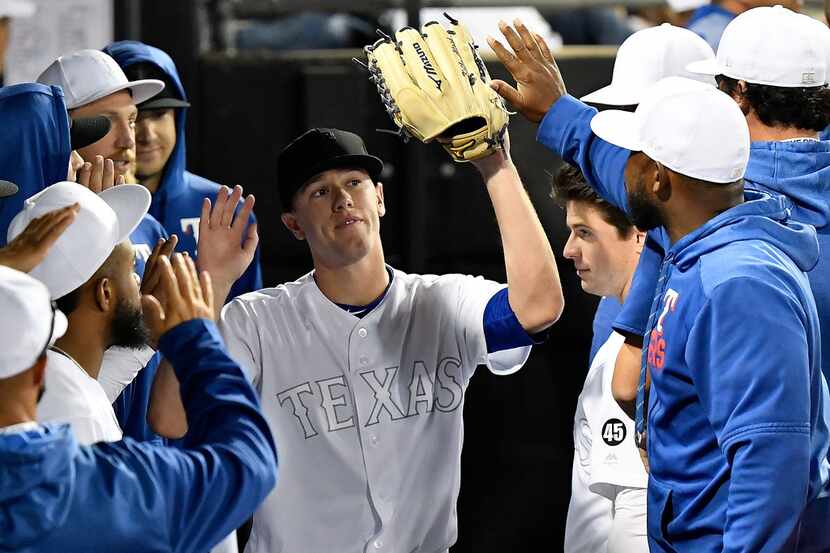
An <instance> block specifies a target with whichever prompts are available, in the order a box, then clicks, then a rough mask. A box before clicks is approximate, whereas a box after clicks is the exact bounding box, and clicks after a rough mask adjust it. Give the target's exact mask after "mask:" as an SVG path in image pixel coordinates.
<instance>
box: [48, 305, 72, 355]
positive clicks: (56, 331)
mask: <svg viewBox="0 0 830 553" xmlns="http://www.w3.org/2000/svg"><path fill="white" fill-rule="evenodd" d="M68 327H69V321H67V320H66V315H64V314H63V311H61V310H60V309H56V310H55V321H54V322H53V323H52V338H50V339H49V345H50V346H52V345H54V344H55V342H56V341H57V339H58V338H60V337H61V336H63V335H64V334H66V329H67V328H68Z"/></svg>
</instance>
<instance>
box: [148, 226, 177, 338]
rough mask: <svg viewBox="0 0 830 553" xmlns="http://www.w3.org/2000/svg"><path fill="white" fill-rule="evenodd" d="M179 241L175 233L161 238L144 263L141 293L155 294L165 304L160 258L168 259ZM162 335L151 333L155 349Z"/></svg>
mask: <svg viewBox="0 0 830 553" xmlns="http://www.w3.org/2000/svg"><path fill="white" fill-rule="evenodd" d="M178 242H179V237H178V236H176V235H175V234H172V235H170V238H168V239H167V240H165V239H164V238H159V241H158V242H157V243H156V246H155V247H154V248H153V253H151V254H150V257H148V258H147V263H146V264H145V265H144V276H143V277H142V279H141V295H142V296H145V295H146V296H154V297H155V298H156V299H157V300H158V301H159V303H160V304H161V305H164V304H165V302H166V301H167V298H166V297H165V296H164V287H163V286H162V285H161V282H162V273H163V269H162V264H161V263H159V260H160V259H161V258H162V257H166V258H167V259H168V260H169V259H170V256H171V255H172V254H173V252H174V251H175V249H176V244H177V243H178ZM159 338H161V336H160V335H158V334H155V333H151V334H150V345H151V346H152V347H153V349H156V348H157V345H158V341H159Z"/></svg>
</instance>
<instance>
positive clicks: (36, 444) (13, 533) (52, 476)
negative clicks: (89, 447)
mask: <svg viewBox="0 0 830 553" xmlns="http://www.w3.org/2000/svg"><path fill="white" fill-rule="evenodd" d="M78 451H79V450H78V442H77V441H75V437H74V435H73V434H72V431H71V430H70V427H69V425H68V424H62V425H57V426H53V425H45V426H40V427H38V428H36V429H34V430H30V431H27V432H20V433H11V434H0V535H2V536H3V540H2V541H3V547H2V549H3V550H5V549H6V547H9V548H10V550H12V551H17V550H18V549H21V548H23V547H26V546H31V545H32V544H34V543H36V542H37V541H38V540H39V539H42V538H45V537H46V535H47V534H48V533H49V532H50V531H52V530H53V529H55V528H57V527H59V526H61V525H62V524H63V522H64V520H65V519H66V516H67V514H68V512H69V508H70V503H71V499H72V493H73V482H74V481H75V464H74V458H75V457H76V455H77V454H78Z"/></svg>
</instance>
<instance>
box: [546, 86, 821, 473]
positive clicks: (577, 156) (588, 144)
mask: <svg viewBox="0 0 830 553" xmlns="http://www.w3.org/2000/svg"><path fill="white" fill-rule="evenodd" d="M595 113H596V110H594V109H593V108H590V107H588V106H586V105H585V104H583V103H581V102H579V101H577V100H576V99H574V98H572V97H570V96H565V97H563V98H561V99H560V100H559V101H558V102H557V103H556V104H554V106H553V107H552V108H551V110H550V111H549V112H548V114H547V115H546V117H545V119H544V120H543V122H542V124H541V125H540V127H539V133H538V137H537V138H538V140H539V141H540V142H541V143H542V144H544V145H545V146H547V147H548V148H550V149H552V150H554V151H555V152H557V153H558V154H559V155H561V156H562V158H563V159H564V160H565V161H566V162H568V163H572V164H574V165H577V166H579V167H580V168H581V169H582V171H583V173H584V174H585V177H586V179H587V180H588V182H589V183H590V184H591V185H592V186H593V187H594V188H595V189H596V190H597V192H598V193H599V194H600V195H601V196H602V197H604V198H605V199H606V200H608V201H610V202H611V203H613V204H614V205H616V206H617V207H619V208H621V209H623V210H625V211H627V208H628V205H627V199H626V195H625V183H624V180H623V174H624V170H625V165H626V162H627V160H628V157H629V155H630V152H629V151H628V150H625V149H623V148H618V147H617V146H614V145H612V144H609V143H607V142H605V141H604V140H601V139H600V138H598V137H596V135H594V134H593V133H592V132H591V129H590V120H591V118H593V116H594V114H595ZM799 148H803V149H807V150H809V149H810V148H813V149H817V150H821V151H824V149H825V148H826V146H822V145H821V144H818V143H802V142H798V143H756V144H753V146H752V153H751V155H750V169H749V170H748V172H747V182H746V186H747V188H748V189H750V188H751V187H753V186H755V187H757V188H760V187H759V186H757V185H756V184H755V183H754V182H753V181H752V179H759V180H762V179H761V175H762V174H763V172H764V171H767V170H772V171H773V174H777V175H778V177H779V179H769V180H768V181H767V182H772V183H773V185H772V186H777V187H780V188H774V190H778V191H779V192H787V191H788V190H791V189H792V190H793V192H792V193H793V198H794V200H781V201H784V203H785V205H786V206H787V207H788V208H789V209H790V210H791V211H792V214H793V218H794V219H796V220H799V217H803V218H807V217H808V214H809V219H808V220H806V221H804V222H808V223H815V222H816V221H817V220H818V218H819V217H820V216H821V213H823V212H826V207H824V208H823V207H822V203H823V202H826V197H827V191H826V189H825V190H821V189H819V188H818V182H819V177H818V175H815V176H812V177H809V178H806V179H804V180H803V181H802V185H801V186H799V187H796V188H798V191H796V190H794V189H793V188H792V187H794V185H793V180H795V179H793V178H789V179H781V178H780V177H782V176H784V175H793V174H795V173H794V171H796V169H797V168H800V169H801V170H804V169H805V168H806V167H808V166H810V167H813V171H812V172H815V169H816V167H819V166H820V165H819V163H818V162H819V160H820V159H823V158H824V154H823V153H822V154H821V155H819V156H816V155H813V163H812V165H810V164H809V163H808V162H807V161H806V160H807V159H809V158H810V155H809V154H805V155H804V158H803V159H802V161H801V162H800V163H795V162H794V163H792V164H790V163H789V160H788V159H785V158H788V157H789V155H790V154H784V155H782V152H785V151H792V150H798V149H799ZM764 152H768V153H769V155H766V154H765V153H764ZM770 160H774V161H775V164H774V166H773V165H770V164H769V163H768V161H770ZM822 167H823V166H822ZM806 173H807V172H805V174H806ZM822 178H823V174H822ZM825 182H826V179H825ZM775 183H777V184H775ZM810 186H812V187H814V188H813V191H812V192H810ZM825 186H826V185H825ZM768 189H770V190H772V189H773V188H772V187H768ZM748 194H750V195H751V194H752V192H748ZM808 198H812V200H808ZM822 198H825V199H824V200H823V199H822ZM779 199H780V197H779ZM794 204H795V205H798V206H799V207H798V208H797V209H796V208H795V207H794ZM824 205H825V206H826V203H825V204H824ZM808 206H813V207H811V208H808ZM822 232H823V230H822V229H819V236H820V238H819V240H820V241H821V240H822V239H821V236H822V234H821V233H822ZM646 245H647V247H646V248H645V249H644V251H643V254H642V256H641V258H640V264H639V266H638V268H637V272H636V273H635V277H634V282H633V283H632V287H631V290H630V291H629V294H628V297H627V300H626V302H625V305H624V306H623V311H622V313H621V314H620V317H618V319H617V320H616V321H615V325H614V326H615V328H617V329H618V330H621V331H632V332H636V333H641V334H645V330H646V322H647V320H648V315H649V313H650V312H651V305H652V299H653V298H655V288H656V284H657V282H658V278H659V273H660V270H661V265H662V263H663V256H664V253H663V252H664V251H667V250H669V249H670V248H671V244H670V242H669V240H668V236H667V235H666V233H665V231H664V229H655V230H654V231H650V232H649V233H648V238H647V241H646ZM825 261H826V260H822V261H821V263H824V262H825ZM819 269H820V267H819V264H818V263H817V264H816V268H814V269H813V271H812V272H811V273H810V276H811V277H812V278H813V279H814V278H815V277H817V278H821V277H822V276H825V277H826V278H828V279H830V276H828V275H827V272H826V270H825V271H824V273H822V272H821V271H820V270H819ZM811 285H812V283H811ZM813 286H814V285H813ZM820 289H821V288H819V289H816V290H815V291H814V294H815V295H818V291H819V290H820ZM819 312H820V313H822V314H823V315H824V317H830V311H819ZM753 342H754V341H753ZM816 462H818V461H816Z"/></svg>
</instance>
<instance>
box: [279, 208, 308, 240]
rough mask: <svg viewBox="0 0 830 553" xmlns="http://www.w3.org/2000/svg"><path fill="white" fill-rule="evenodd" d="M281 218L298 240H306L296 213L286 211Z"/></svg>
mask: <svg viewBox="0 0 830 553" xmlns="http://www.w3.org/2000/svg"><path fill="white" fill-rule="evenodd" d="M280 219H282V224H283V225H285V228H287V229H288V230H289V231H290V232H291V234H293V235H294V238H296V239H297V240H305V232H303V229H302V228H300V223H299V222H298V221H297V216H296V215H294V214H293V213H290V212H286V213H283V214H282V215H280Z"/></svg>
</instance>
